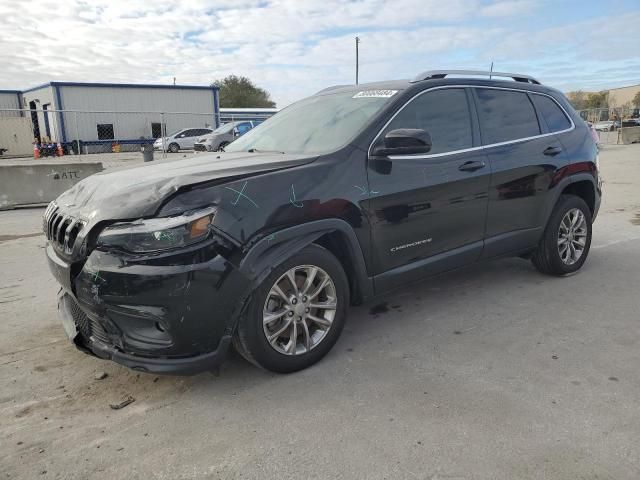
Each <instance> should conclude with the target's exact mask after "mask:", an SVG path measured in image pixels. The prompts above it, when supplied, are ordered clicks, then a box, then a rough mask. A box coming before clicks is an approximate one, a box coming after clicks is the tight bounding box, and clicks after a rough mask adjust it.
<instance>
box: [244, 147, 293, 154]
mask: <svg viewBox="0 0 640 480" xmlns="http://www.w3.org/2000/svg"><path fill="white" fill-rule="evenodd" d="M247 152H249V153H281V154H283V155H284V152H281V151H280V150H258V149H257V148H250V149H249V150H247Z"/></svg>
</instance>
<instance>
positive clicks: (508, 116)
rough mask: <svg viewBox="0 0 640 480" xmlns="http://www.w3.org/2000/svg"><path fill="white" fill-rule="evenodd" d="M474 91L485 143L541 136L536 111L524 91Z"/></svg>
mask: <svg viewBox="0 0 640 480" xmlns="http://www.w3.org/2000/svg"><path fill="white" fill-rule="evenodd" d="M475 91H476V99H477V106H478V116H479V118H480V130H481V132H482V143H483V144H484V145H489V144H493V143H500V142H508V141H510V140H518V139H521V138H527V137H534V136H536V135H540V125H539V124H538V117H537V116H536V111H535V110H534V108H533V105H532V104H531V100H529V96H528V95H527V94H526V93H525V92H514V91H511V90H496V89H489V88H476V89H475Z"/></svg>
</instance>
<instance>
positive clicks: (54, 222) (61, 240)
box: [42, 202, 85, 255]
mask: <svg viewBox="0 0 640 480" xmlns="http://www.w3.org/2000/svg"><path fill="white" fill-rule="evenodd" d="M84 226H85V222H84V221H82V220H80V219H77V218H75V217H72V216H71V215H65V214H64V213H63V212H62V211H60V207H58V205H56V203H55V202H51V203H50V204H49V206H48V207H47V209H46V210H45V212H44V217H43V223H42V229H43V230H44V234H45V235H46V237H47V240H49V241H50V242H51V243H52V244H54V245H55V246H56V247H58V249H60V250H61V251H62V252H64V253H66V254H68V255H70V254H71V253H72V252H73V246H74V245H75V243H76V239H77V238H78V234H79V233H80V231H81V230H82V229H83V228H84Z"/></svg>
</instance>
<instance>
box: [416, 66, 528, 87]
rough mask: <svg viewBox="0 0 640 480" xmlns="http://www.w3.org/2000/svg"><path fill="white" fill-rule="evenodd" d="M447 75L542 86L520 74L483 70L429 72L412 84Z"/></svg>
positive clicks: (417, 77) (419, 75)
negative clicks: (504, 80) (503, 78)
mask: <svg viewBox="0 0 640 480" xmlns="http://www.w3.org/2000/svg"><path fill="white" fill-rule="evenodd" d="M447 75H463V76H471V75H476V76H482V77H489V78H491V77H507V78H513V79H514V80H515V81H516V82H523V83H533V84H536V85H540V82H539V81H538V80H536V79H535V78H533V77H530V76H529V75H521V74H519V73H505V72H487V71H483V70H427V71H426V72H422V73H420V74H418V75H417V76H415V77H414V78H413V79H412V80H411V83H415V82H421V81H423V80H433V79H436V78H444V77H446V76H447Z"/></svg>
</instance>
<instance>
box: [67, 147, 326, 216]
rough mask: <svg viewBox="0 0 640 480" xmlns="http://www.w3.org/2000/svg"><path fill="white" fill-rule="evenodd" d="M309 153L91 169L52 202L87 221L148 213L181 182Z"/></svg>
mask: <svg viewBox="0 0 640 480" xmlns="http://www.w3.org/2000/svg"><path fill="white" fill-rule="evenodd" d="M315 158H316V156H314V155H306V156H305V155H293V154H281V153H247V152H237V153H211V154H202V155H198V156H195V157H193V158H189V159H179V160H173V159H170V160H160V161H155V162H153V163H145V164H143V165H136V166H132V167H125V168H119V169H116V170H109V171H106V172H103V173H97V174H95V175H92V176H90V177H88V178H85V179H84V180H82V181H81V182H79V183H77V184H76V185H75V186H74V187H73V188H71V189H69V190H67V191H66V192H65V193H63V194H62V195H60V196H59V197H58V198H57V199H56V203H57V204H58V206H59V207H60V209H61V210H62V211H64V212H65V214H69V215H72V216H74V217H78V218H83V219H85V220H86V221H88V222H89V223H91V224H95V223H97V222H99V221H102V220H126V219H134V218H140V217H149V216H152V215H154V214H155V213H156V212H157V211H158V209H159V208H160V206H161V204H162V203H163V202H164V200H165V199H167V198H168V197H169V196H171V195H172V194H174V193H175V192H176V191H178V190H179V189H181V188H184V187H188V186H190V185H195V184H202V183H207V182H213V181H220V182H224V179H225V178H237V177H242V176H251V175H255V174H258V173H262V172H268V171H273V170H278V169H283V168H290V167H295V166H299V165H304V164H306V163H310V162H312V161H313V160H315Z"/></svg>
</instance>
